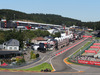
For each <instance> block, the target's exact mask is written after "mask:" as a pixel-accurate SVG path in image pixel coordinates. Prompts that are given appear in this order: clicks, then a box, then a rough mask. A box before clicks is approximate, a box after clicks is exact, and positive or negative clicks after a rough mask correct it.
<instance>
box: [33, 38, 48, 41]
mask: <svg viewBox="0 0 100 75" xmlns="http://www.w3.org/2000/svg"><path fill="white" fill-rule="evenodd" d="M32 40H37V41H46V40H45V39H44V38H43V37H37V38H35V39H32Z"/></svg>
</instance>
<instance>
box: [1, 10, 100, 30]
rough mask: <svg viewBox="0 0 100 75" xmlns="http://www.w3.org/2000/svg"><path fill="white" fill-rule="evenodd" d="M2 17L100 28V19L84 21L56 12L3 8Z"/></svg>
mask: <svg viewBox="0 0 100 75" xmlns="http://www.w3.org/2000/svg"><path fill="white" fill-rule="evenodd" d="M0 18H3V19H7V21H9V20H27V21H32V22H39V23H47V24H57V25H66V26H72V25H77V26H84V27H89V28H92V29H94V30H100V21H98V22H82V21H81V20H77V19H72V18H68V17H62V16H61V15H55V14H43V13H30V14H28V13H24V12H20V11H15V10H10V9H1V10H0Z"/></svg>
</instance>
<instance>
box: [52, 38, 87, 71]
mask: <svg viewBox="0 0 100 75" xmlns="http://www.w3.org/2000/svg"><path fill="white" fill-rule="evenodd" d="M87 41H89V39H87V40H85V41H83V42H82V43H80V44H79V45H77V46H75V47H73V48H71V49H69V50H68V51H66V52H65V53H63V54H61V55H59V56H57V57H54V58H53V59H52V60H51V62H52V65H53V67H54V68H55V70H56V72H76V71H77V70H76V69H72V68H71V67H69V66H68V65H67V64H65V63H64V62H63V60H64V59H65V58H66V57H68V56H69V55H71V54H72V53H74V52H75V51H77V50H78V49H79V48H80V47H82V46H83V45H84V44H85V43H86V42H87Z"/></svg>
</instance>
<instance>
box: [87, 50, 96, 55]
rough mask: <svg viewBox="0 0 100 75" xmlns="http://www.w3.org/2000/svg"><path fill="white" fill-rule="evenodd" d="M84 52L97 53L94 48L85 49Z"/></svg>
mask: <svg viewBox="0 0 100 75" xmlns="http://www.w3.org/2000/svg"><path fill="white" fill-rule="evenodd" d="M85 52H86V53H95V54H97V52H96V51H95V50H85Z"/></svg>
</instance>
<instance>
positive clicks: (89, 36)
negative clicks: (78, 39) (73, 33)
mask: <svg viewBox="0 0 100 75" xmlns="http://www.w3.org/2000/svg"><path fill="white" fill-rule="evenodd" d="M83 37H87V38H92V36H87V35H83Z"/></svg>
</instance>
